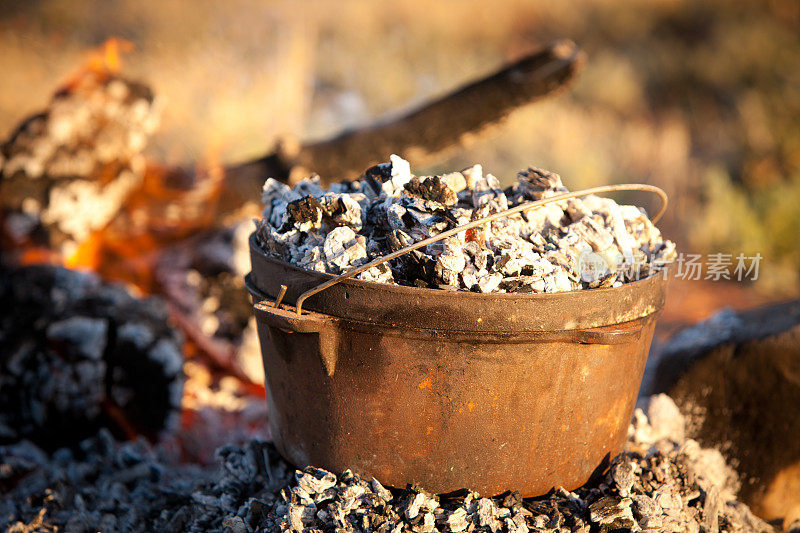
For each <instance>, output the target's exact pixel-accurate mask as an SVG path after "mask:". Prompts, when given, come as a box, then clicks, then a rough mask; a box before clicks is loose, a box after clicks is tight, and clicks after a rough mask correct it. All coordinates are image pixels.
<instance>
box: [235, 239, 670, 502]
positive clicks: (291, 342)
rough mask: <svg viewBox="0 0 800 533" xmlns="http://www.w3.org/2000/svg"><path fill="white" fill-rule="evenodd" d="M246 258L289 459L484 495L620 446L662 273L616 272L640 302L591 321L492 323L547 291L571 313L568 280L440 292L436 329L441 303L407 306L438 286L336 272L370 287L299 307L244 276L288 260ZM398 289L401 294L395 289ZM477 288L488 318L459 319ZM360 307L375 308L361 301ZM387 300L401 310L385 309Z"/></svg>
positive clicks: (599, 460)
mask: <svg viewBox="0 0 800 533" xmlns="http://www.w3.org/2000/svg"><path fill="white" fill-rule="evenodd" d="M252 246H254V244H253V243H251V250H252ZM252 257H253V272H252V273H251V275H250V276H248V280H247V282H248V288H249V290H250V292H251V294H252V295H253V299H254V307H255V312H256V318H257V324H258V334H259V338H260V342H261V349H262V354H263V359H264V368H265V372H266V380H267V387H266V388H267V401H268V403H269V416H270V428H271V431H272V435H273V438H274V440H275V445H276V447H277V448H278V450H279V451H280V452H281V453H282V454H283V456H284V457H285V458H286V459H288V460H289V461H290V462H292V463H293V464H295V465H297V466H299V467H303V466H306V465H315V466H319V467H322V468H326V469H329V470H332V471H336V472H341V471H343V470H345V469H348V468H349V469H352V470H353V471H355V472H357V473H359V474H361V475H364V476H374V477H376V478H377V479H378V480H379V481H381V482H382V483H384V484H387V485H391V486H396V487H402V486H405V484H407V483H419V484H421V485H422V486H423V487H425V488H426V489H428V490H432V491H435V492H438V493H444V492H450V491H453V490H457V489H460V488H464V487H466V488H469V489H472V490H476V491H478V492H480V493H481V494H484V495H493V494H498V493H501V492H503V491H505V490H509V489H510V490H519V491H520V492H521V493H522V494H523V495H524V496H537V495H541V494H544V493H546V492H547V491H548V490H550V489H551V488H552V487H557V486H563V487H565V488H567V489H570V490H571V489H575V488H577V487H579V486H580V485H583V484H584V483H586V482H587V481H588V480H589V479H590V478H591V477H592V476H594V475H598V474H600V473H601V472H603V471H604V470H605V468H606V466H607V465H608V462H609V460H610V459H611V458H612V457H613V456H614V455H615V454H617V453H618V452H619V451H621V449H622V446H623V443H624V441H625V438H626V432H627V427H628V424H629V421H630V418H631V415H632V412H633V408H634V404H635V401H636V397H637V394H638V390H639V384H640V382H641V378H642V374H643V372H644V366H645V362H646V359H647V353H648V350H649V346H650V342H651V340H652V336H653V329H654V326H655V319H656V316H657V314H658V311H659V310H660V308H661V306H662V305H663V297H664V288H665V284H666V280H665V279H663V280H658V279H656V280H654V279H652V278H649V279H648V280H642V281H639V282H635V283H633V284H630V285H636V284H641V286H640V287H639V288H638V290H639V291H641V292H643V293H646V294H645V296H643V297H642V298H643V300H642V301H645V300H646V301H647V302H649V303H648V305H643V306H641V309H638V310H637V311H636V312H635V313H634V314H638V315H640V316H636V317H631V316H630V312H631V311H630V309H628V310H627V311H625V312H621V311H620V312H614V309H616V305H617V304H615V303H613V302H614V298H611V300H609V302H612V303H609V304H608V306H607V307H608V309H607V315H608V316H607V317H606V318H607V320H606V323H605V324H591V325H592V327H586V326H585V325H584V326H580V327H572V328H566V327H561V328H554V327H552V325H553V324H552V322H553V321H554V320H555V319H554V317H552V316H549V317H547V318H546V319H545V318H544V317H543V318H542V319H540V320H537V318H536V317H529V322H531V323H530V324H527V323H526V324H524V325H523V326H519V324H520V323H522V322H521V320H520V318H519V317H516V318H515V319H514V320H513V322H514V323H515V324H517V326H516V327H514V328H511V329H509V328H508V327H499V325H502V324H504V318H505V320H506V322H507V321H508V320H509V318H508V317H509V316H510V315H513V314H515V313H517V312H518V311H519V309H526V308H528V307H529V306H530V305H531V300H533V301H534V303H535V302H536V300H537V299H538V300H539V301H544V300H548V299H549V300H551V301H550V302H545V303H543V304H542V306H544V307H545V308H546V307H547V306H548V305H552V304H553V299H552V297H554V296H558V297H559V298H560V299H563V302H565V303H564V304H563V305H565V306H566V315H565V316H564V317H563V320H562V321H566V322H568V323H569V324H573V323H580V322H581V318H580V316H578V317H577V318H576V317H575V316H572V315H581V314H582V313H581V309H580V307H575V306H574V300H575V299H574V298H569V296H570V295H573V296H574V295H577V294H578V293H563V294H559V295H518V296H516V297H514V296H512V295H491V294H488V295H473V294H470V295H469V297H468V298H467V301H466V303H463V302H462V303H463V305H464V306H465V309H459V306H460V305H461V304H458V303H457V302H459V301H461V300H459V295H460V294H464V293H449V297H452V302H453V303H452V305H451V306H450V307H451V308H452V309H451V311H452V314H453V321H452V322H451V323H450V325H449V327H442V324H441V322H442V320H443V316H445V315H446V314H447V313H448V309H446V308H444V309H440V313H442V316H440V317H439V318H437V319H435V320H433V321H434V322H440V323H438V324H437V327H435V328H426V327H424V325H425V324H426V323H427V322H429V321H426V320H425V318H426V317H425V316H424V312H423V311H420V310H419V308H420V307H422V308H424V307H425V306H424V305H423V306H417V311H418V312H417V313H414V311H415V309H414V305H415V304H414V300H415V299H418V298H420V297H422V298H425V295H422V296H420V292H424V293H431V292H433V293H437V292H443V291H428V290H425V289H416V288H408V287H393V288H394V289H401V291H400V293H397V292H396V291H394V292H393V293H392V291H390V293H387V292H386V291H384V290H383V289H385V288H387V287H391V286H385V285H379V284H373V283H366V282H361V281H357V280H347V281H348V282H350V289H349V290H350V292H351V293H353V294H357V295H358V294H360V293H359V291H360V290H365V291H367V293H368V294H371V295H372V297H371V298H369V301H368V302H363V303H359V302H356V301H354V300H355V298H354V297H352V296H348V297H347V298H344V299H343V300H342V301H340V302H338V304H337V305H338V306H339V307H340V310H339V311H338V312H336V313H335V314H333V313H332V312H331V311H332V310H330V309H328V311H329V312H321V311H319V310H315V307H324V306H325V305H324V304H325V302H324V301H320V302H317V305H316V306H315V305H314V302H313V301H312V299H309V304H308V308H309V309H312V310H311V311H309V312H308V313H305V314H303V315H302V316H298V315H296V313H294V311H293V310H291V309H285V308H281V309H277V308H275V307H274V306H273V305H271V304H269V303H268V301H269V298H270V297H273V298H274V294H275V293H273V294H269V293H268V292H267V290H269V287H266V286H265V285H268V284H266V283H263V282H262V283H257V281H258V279H261V280H265V279H267V278H271V275H270V273H273V274H276V275H280V274H281V272H284V274H285V271H286V270H287V269H289V270H292V269H294V267H292V266H291V265H286V264H285V263H281V262H278V261H275V260H274V259H270V258H268V257H267V256H265V255H263V253H262V252H261V251H260V250H254V251H253V255H252ZM256 270H258V273H257V272H256ZM301 272H303V271H301ZM295 275H300V274H297V273H295ZM309 275H313V276H320V275H319V274H318V273H313V274H312V273H309ZM323 276H324V275H323ZM323 279H324V278H323ZM277 281H280V280H277ZM309 283H310V284H311V285H312V286H313V283H315V281H314V280H311V281H310V282H309ZM364 286H366V289H365V288H364ZM373 286H374V287H373ZM335 287H336V286H335ZM335 287H334V288H335ZM622 288H624V287H620V288H619V289H622ZM331 290H333V288H332V289H331ZM342 290H343V291H347V290H348V286H345V287H343V288H342ZM615 290H616V289H611V290H608V289H607V290H605V291H606V292H610V294H612V295H613V294H614V292H613V291H615ZM403 291H410V294H411V295H413V297H412V296H409V298H406V299H405V300H403V298H402V292H403ZM582 292H587V293H588V292H600V291H582ZM398 294H401V296H398ZM467 294H469V293H467ZM438 296H441V295H433V296H431V297H432V298H435V297H438ZM476 296H477V297H479V298H482V299H485V300H494V301H498V300H499V301H500V305H498V306H497V309H495V313H494V314H493V315H492V316H488V315H487V316H485V317H484V316H478V317H470V316H469V315H470V313H471V312H472V311H470V309H471V308H474V307H475V306H474V305H470V301H472V300H474V297H476ZM498 296H502V297H501V298H497V297H498ZM542 296H544V297H547V298H541V297H542ZM445 297H448V296H445ZM607 297H608V296H607ZM619 297H620V298H622V299H623V300H624V299H625V298H624V296H623V295H622V294H620V295H619ZM522 300H525V301H524V302H522ZM515 301H517V303H516V304H515ZM571 301H573V304H572V305H573V307H572V308H571V309H570V305H571V304H570V302H571ZM637 301H638V300H637ZM520 302H521V303H520ZM359 306H361V307H359ZM364 306H367V307H368V308H369V309H372V308H375V309H382V308H385V309H386V311H385V312H384V313H380V312H374V313H373V314H372V315H369V314H367V315H365V314H364V313H368V311H365V310H364V309H362V307H364ZM439 307H440V306H439V305H438V304H437V305H436V308H437V309H439ZM392 309H395V310H398V311H397V312H398V313H400V314H401V315H402V316H407V315H408V316H413V317H415V318H414V319H413V320H411V319H407V320H405V321H402V320H398V319H397V317H396V316H394V315H393V313H392V311H391V310H392ZM334 311H335V310H334ZM485 312H486V309H481V313H484V314H485ZM429 313H430V311H429ZM497 314H499V315H500V316H497ZM588 314H589V315H591V312H589V313H588ZM420 315H422V316H420ZM503 315H504V316H503ZM584 315H586V313H584ZM365 316H366V317H367V319H365ZM369 316H372V317H373V318H374V319H373V320H369ZM402 316H401V318H402ZM353 317H357V318H353ZM392 317H394V318H395V319H394V320H393V319H391V318H392ZM620 317H622V318H620ZM556 318H557V317H556ZM468 319H469V320H472V319H474V320H472V322H469V321H467V320H468ZM479 319H480V320H479ZM593 320H594V319H593ZM595 321H596V320H595ZM600 321H601V322H602V320H600ZM487 322H488V323H489V324H491V325H492V326H491V329H489V330H487V329H486V326H485V325H484V324H485V323H487ZM542 323H544V324H545V325H547V326H548V327H546V328H542V327H541V324H542Z"/></svg>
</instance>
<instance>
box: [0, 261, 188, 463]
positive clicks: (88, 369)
mask: <svg viewBox="0 0 800 533" xmlns="http://www.w3.org/2000/svg"><path fill="white" fill-rule="evenodd" d="M167 318H168V316H167V311H166V308H165V306H164V305H163V303H162V302H161V301H160V300H156V299H153V298H147V299H137V298H134V297H133V296H131V295H130V294H129V293H128V292H127V291H126V290H125V289H124V288H123V287H122V286H119V285H113V284H109V283H105V282H102V281H101V280H100V279H99V278H97V277H96V276H94V275H92V274H89V273H79V272H75V271H71V270H67V269H65V268H61V267H53V266H29V267H15V268H6V269H3V268H2V267H0V405H2V410H0V442H14V441H17V440H19V439H22V438H25V439H30V440H32V441H34V442H36V443H38V444H40V445H41V446H43V447H46V448H54V447H56V446H60V445H71V444H74V443H76V442H78V441H79V440H81V439H84V438H86V437H87V436H89V435H92V434H94V433H96V432H97V430H98V429H99V428H101V427H107V428H109V429H111V430H112V432H114V433H115V434H117V435H118V436H130V435H131V433H140V434H143V435H146V436H149V437H155V436H156V435H157V434H159V433H160V432H161V431H162V430H164V429H166V428H168V427H170V426H172V425H174V424H175V423H176V422H177V418H178V413H179V409H180V403H181V396H182V391H183V383H182V382H183V373H182V363H183V359H182V355H181V348H182V341H181V339H180V335H179V334H178V333H177V331H176V330H174V329H173V328H172V327H171V326H170V325H169V324H168V323H167Z"/></svg>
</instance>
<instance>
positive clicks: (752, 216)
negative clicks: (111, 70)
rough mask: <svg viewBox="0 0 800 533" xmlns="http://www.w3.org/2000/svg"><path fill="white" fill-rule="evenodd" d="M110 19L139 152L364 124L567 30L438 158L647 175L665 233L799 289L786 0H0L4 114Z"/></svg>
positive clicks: (799, 217)
mask: <svg viewBox="0 0 800 533" xmlns="http://www.w3.org/2000/svg"><path fill="white" fill-rule="evenodd" d="M112 36H117V37H124V38H127V39H129V40H131V41H133V42H134V43H135V45H136V47H137V51H136V52H135V53H133V54H132V55H131V56H130V57H129V58H128V61H127V67H126V72H129V73H132V74H134V75H136V76H138V77H141V78H143V79H145V80H147V81H148V83H150V84H151V85H152V86H153V87H154V88H155V90H156V91H157V92H158V94H160V95H162V96H163V97H164V103H165V116H164V126H163V128H162V132H161V134H160V135H159V137H158V138H157V139H156V140H154V142H153V148H152V150H153V155H154V157H158V158H160V159H162V160H166V161H170V162H184V163H186V162H192V161H198V160H200V159H202V158H203V157H205V156H207V155H208V154H209V152H210V153H212V154H214V155H215V156H218V157H219V158H221V159H222V160H223V161H235V160H240V159H242V158H245V157H249V156H253V155H258V154H260V153H263V152H264V151H266V150H267V149H269V148H270V146H271V145H272V144H273V143H274V142H275V141H276V139H278V138H279V137H280V136H296V137H323V136H325V135H329V134H332V133H335V132H337V131H339V130H341V129H343V128H346V127H349V126H353V125H358V124H363V123H367V122H369V121H371V120H374V119H375V118H376V117H382V116H385V115H386V114H387V113H396V112H399V111H401V110H403V109H408V108H410V107H413V106H415V105H418V104H420V103H421V102H423V101H425V100H426V99H428V98H430V97H432V96H435V95H439V94H442V93H444V92H446V91H448V90H449V89H451V88H452V87H454V86H457V85H459V84H461V83H464V82H466V81H468V80H470V79H472V78H474V77H475V76H478V75H481V74H484V73H487V72H490V71H492V70H494V69H496V68H498V67H499V66H500V65H501V64H502V63H504V62H505V61H508V60H510V59H513V58H515V57H518V56H519V55H521V54H522V53H524V52H525V51H528V50H531V49H533V48H535V47H536V46H537V45H538V44H541V43H544V42H547V41H550V40H552V39H556V38H562V37H567V38H571V39H573V40H575V41H576V42H578V43H579V44H580V45H581V46H582V47H583V48H584V49H585V50H586V51H587V52H588V55H589V62H588V65H587V68H586V70H585V72H584V73H583V75H582V76H581V78H580V80H579V81H578V83H577V84H576V85H575V86H574V88H573V89H572V90H571V91H570V92H568V93H566V94H563V95H561V96H559V97H557V98H554V99H551V100H548V101H546V102H542V103H539V104H536V105H534V106H530V107H528V108H525V109H523V110H521V111H520V112H518V113H516V114H515V115H514V116H512V117H511V118H510V119H509V120H508V122H507V123H506V124H505V126H504V127H503V128H501V129H499V130H498V131H497V132H496V134H495V135H491V136H486V137H482V138H479V139H474V140H473V141H472V142H471V143H470V144H469V146H467V147H466V148H464V149H459V150H457V151H454V152H453V153H452V154H449V155H448V157H447V159H446V160H445V161H442V162H441V163H440V164H439V165H438V166H437V168H446V167H450V168H451V167H462V166H466V165H468V164H472V163H473V162H480V163H482V164H483V165H484V168H485V169H486V170H487V171H490V172H492V173H494V174H496V175H498V176H499V177H501V178H502V179H503V180H504V181H506V182H508V181H510V180H511V179H512V178H513V175H514V173H515V171H516V170H517V169H519V168H521V167H525V166H528V165H531V164H532V165H537V166H543V167H547V168H550V169H552V170H554V171H557V172H559V173H560V174H561V175H562V177H563V178H564V181H565V183H566V184H567V186H569V187H571V188H578V187H582V186H590V185H596V184H601V183H614V182H624V181H644V182H648V183H654V184H657V185H659V186H662V187H664V188H665V189H666V190H667V191H668V192H669V193H670V195H671V197H672V200H673V204H672V208H671V210H670V212H669V215H668V217H667V218H665V220H664V222H663V223H662V227H663V228H664V230H665V232H666V233H667V234H668V235H670V236H674V237H675V238H676V240H677V241H678V243H679V247H680V248H681V249H682V250H685V251H688V250H692V251H696V252H707V253H711V252H728V253H733V254H734V255H735V254H738V253H739V252H744V253H746V254H749V255H750V254H753V253H755V252H760V253H761V254H762V255H763V256H764V261H762V272H761V276H760V282H759V287H760V288H761V289H762V290H764V291H769V292H772V293H775V294H788V293H797V292H800V274H799V273H800V251H798V249H797V247H796V245H795V243H796V241H797V240H798V236H799V235H800V2H797V1H796V0H770V1H767V0H758V1H748V2H738V1H733V0H709V1H705V2H691V1H677V0H655V1H645V0H639V1H633V2H624V3H621V2H613V1H611V0H578V1H576V2H569V3H566V2H545V1H544V0H533V1H529V0H495V1H493V2H485V1H484V0H439V1H437V2H428V1H424V0H409V1H396V2H371V1H366V0H338V1H315V0H312V1H307V2H302V3H300V2H292V1H289V0H280V1H278V0H275V1H267V2H263V1H256V0H231V1H229V2H225V3H218V2H212V1H211V0H198V1H195V2H191V3H187V2H180V1H178V0H159V1H155V0H143V1H135V0H118V1H116V2H113V3H112V2H104V1H103V0H40V1H38V2H22V1H18V2H6V6H5V7H4V9H3V10H2V14H0V69H2V72H3V76H0V126H2V129H5V130H9V129H10V128H11V127H12V126H13V124H15V123H16V121H18V120H19V119H20V118H21V117H22V116H24V114H25V113H26V112H32V111H35V110H36V109H37V108H39V107H41V106H42V104H43V103H44V102H45V101H46V100H47V98H48V97H49V93H50V92H51V91H52V89H53V87H54V86H55V85H56V84H57V83H58V82H60V81H61V80H63V79H64V78H65V77H66V76H67V75H68V74H69V73H70V71H72V70H74V68H75V66H76V65H78V64H79V63H80V62H81V60H82V57H83V55H84V53H85V51H86V49H87V48H89V47H92V46H97V45H98V44H100V43H101V42H102V41H103V40H105V39H106V38H108V37H112ZM387 155H388V154H387ZM637 201H638V202H645V205H648V204H647V203H646V202H647V201H646V200H640V199H637Z"/></svg>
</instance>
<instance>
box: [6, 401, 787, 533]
mask: <svg viewBox="0 0 800 533" xmlns="http://www.w3.org/2000/svg"><path fill="white" fill-rule="evenodd" d="M683 434H684V421H683V418H682V417H681V415H680V413H679V412H678V410H677V408H676V407H675V404H674V403H673V402H672V401H671V400H670V399H669V398H668V397H666V396H659V397H654V399H653V400H651V402H650V405H649V406H648V408H647V414H645V413H644V412H643V411H641V410H638V411H637V413H636V416H635V419H634V423H633V424H632V426H631V430H630V432H629V439H628V444H627V446H628V450H627V451H626V452H625V453H623V454H621V455H619V456H618V457H616V458H615V459H614V460H613V461H612V463H611V464H612V466H611V469H610V470H609V472H608V473H607V474H606V475H605V477H603V478H602V479H599V480H598V481H596V482H594V483H591V484H589V485H587V486H586V487H583V488H581V489H578V490H576V491H574V492H569V491H566V490H563V489H556V490H553V491H552V492H551V493H550V494H548V495H546V496H544V497H541V498H536V499H522V498H520V497H519V495H518V494H516V493H513V492H508V493H505V494H503V495H500V496H497V497H494V498H482V497H480V496H479V495H477V494H474V493H472V492H470V491H467V490H464V491H460V492H457V493H452V494H449V495H442V496H435V495H432V494H429V493H427V492H426V491H425V490H423V489H422V488H420V487H416V486H409V487H406V488H405V489H400V490H397V489H391V490H390V489H388V488H385V487H382V486H381V485H380V483H378V482H377V481H375V480H372V479H365V478H361V477H359V476H358V475H356V474H354V473H352V472H344V473H343V474H341V475H338V476H337V475H334V474H333V473H330V472H326V471H324V470H321V469H317V468H313V467H310V468H307V469H306V470H305V471H297V472H293V469H292V468H291V467H290V466H289V465H287V464H286V463H285V462H284V461H283V460H282V459H280V458H279V456H278V455H277V453H276V452H275V450H274V449H273V448H272V446H271V445H269V444H265V443H261V442H251V443H249V444H247V445H245V446H243V447H238V446H226V447H223V448H221V449H219V450H218V451H217V460H218V462H219V468H218V469H216V470H215V471H212V470H210V469H204V468H198V467H193V466H186V465H183V464H181V463H179V462H176V459H175V458H174V456H170V455H169V454H164V453H163V450H159V449H158V448H156V449H152V448H150V447H148V446H147V445H145V444H144V443H142V442H135V443H126V444H117V443H114V442H113V441H112V439H111V438H110V436H109V434H108V433H107V432H102V433H101V434H100V435H99V436H98V437H95V438H93V439H90V440H87V441H85V442H84V443H82V445H81V446H80V447H79V449H78V451H76V452H68V451H66V450H60V451H57V452H56V453H54V454H53V455H52V456H48V455H47V454H45V453H44V452H42V451H41V450H40V449H38V448H37V447H35V446H34V445H32V444H30V443H27V442H21V443H18V444H16V445H13V446H5V447H0V493H2V494H3V496H4V497H3V498H2V501H0V523H2V522H3V521H4V522H6V525H7V527H8V531H17V532H22V531H33V530H37V531H55V530H56V528H58V530H66V531H96V530H102V531H121V530H125V531H227V532H235V533H249V532H256V531H276V532H277V531H307V532H309V533H311V532H315V533H316V532H320V531H329V532H334V531H335V532H358V531H381V532H401V531H402V532H414V533H421V532H433V531H452V532H471V531H485V532H493V533H495V532H565V531H582V532H587V533H588V532H596V531H600V532H610V531H651V532H656V531H675V532H677V531H696V532H699V531H709V532H711V531H731V532H733V531H736V532H739V531H741V532H751V531H764V532H767V531H774V530H775V529H774V528H773V527H772V526H771V525H769V524H767V523H765V522H763V521H761V520H759V519H758V518H756V517H755V516H753V515H752V513H751V512H750V510H749V509H748V508H747V506H745V505H743V504H741V503H739V502H738V501H737V500H736V490H737V486H738V482H737V480H736V476H735V474H734V473H733V471H732V470H731V469H730V468H729V467H728V466H727V465H726V464H725V461H724V460H723V459H722V456H721V455H720V454H719V452H718V451H717V450H714V449H703V448H701V447H700V446H699V445H698V444H697V443H696V442H694V441H692V440H687V439H685V438H684V436H683Z"/></svg>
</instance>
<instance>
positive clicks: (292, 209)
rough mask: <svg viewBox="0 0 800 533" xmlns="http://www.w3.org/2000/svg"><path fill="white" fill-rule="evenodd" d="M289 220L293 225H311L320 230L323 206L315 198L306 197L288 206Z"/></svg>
mask: <svg viewBox="0 0 800 533" xmlns="http://www.w3.org/2000/svg"><path fill="white" fill-rule="evenodd" d="M286 212H287V213H288V214H289V220H290V221H291V223H293V224H305V223H307V224H310V227H313V228H318V227H319V225H320V223H321V222H322V212H323V209H322V204H320V203H319V200H317V199H316V198H314V197H313V196H306V197H305V198H301V199H299V200H295V201H294V202H289V205H287V206H286Z"/></svg>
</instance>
